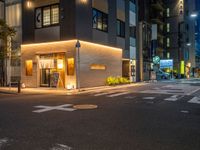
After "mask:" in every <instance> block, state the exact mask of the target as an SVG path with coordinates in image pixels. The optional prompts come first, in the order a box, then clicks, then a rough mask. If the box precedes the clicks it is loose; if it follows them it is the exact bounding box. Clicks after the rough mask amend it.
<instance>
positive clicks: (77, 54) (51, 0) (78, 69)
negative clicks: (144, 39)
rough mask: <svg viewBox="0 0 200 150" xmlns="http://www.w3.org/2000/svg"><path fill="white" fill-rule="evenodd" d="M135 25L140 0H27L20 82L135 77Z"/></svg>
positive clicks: (92, 82)
mask: <svg viewBox="0 0 200 150" xmlns="http://www.w3.org/2000/svg"><path fill="white" fill-rule="evenodd" d="M136 27H137V1H136V0H126V1H124V0H101V1H99V0H67V1H66V0H43V1H41V0H34V1H33V0H23V1H22V30H23V32H22V46H21V69H22V71H21V78H22V82H23V83H25V85H26V86H28V87H39V86H47V87H49V86H54V85H55V83H56V82H59V86H61V87H65V88H66V87H74V88H75V87H79V86H81V87H89V86H97V85H103V84H104V83H105V79H106V77H108V76H112V75H113V76H121V75H123V76H125V77H128V78H130V79H131V80H133V81H136V80H137V76H138V74H137V65H138V59H137V52H136V50H137V44H136V43H137V38H136V35H137V34H136V31H137V29H136ZM58 80H59V81H58ZM52 81H53V83H52Z"/></svg>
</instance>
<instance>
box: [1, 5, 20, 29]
mask: <svg viewBox="0 0 200 150" xmlns="http://www.w3.org/2000/svg"><path fill="white" fill-rule="evenodd" d="M21 7H22V6H21V4H13V5H9V6H6V22H7V24H8V25H9V26H12V27H13V26H21V16H22V14H21V9H22V8H21ZM0 11H1V10H0Z"/></svg>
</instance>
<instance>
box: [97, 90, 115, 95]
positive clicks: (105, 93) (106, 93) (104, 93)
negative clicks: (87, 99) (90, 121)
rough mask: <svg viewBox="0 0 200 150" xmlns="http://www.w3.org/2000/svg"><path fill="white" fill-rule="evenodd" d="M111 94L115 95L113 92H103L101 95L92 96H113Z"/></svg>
mask: <svg viewBox="0 0 200 150" xmlns="http://www.w3.org/2000/svg"><path fill="white" fill-rule="evenodd" d="M113 93H116V91H115V92H103V93H98V94H95V95H94V96H103V95H108V94H113Z"/></svg>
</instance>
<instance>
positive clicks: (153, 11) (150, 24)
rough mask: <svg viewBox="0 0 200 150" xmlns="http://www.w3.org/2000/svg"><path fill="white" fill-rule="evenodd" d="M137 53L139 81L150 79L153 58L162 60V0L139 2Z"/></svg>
mask: <svg viewBox="0 0 200 150" xmlns="http://www.w3.org/2000/svg"><path fill="white" fill-rule="evenodd" d="M138 7H139V15H138V16H139V33H140V34H139V51H140V64H141V65H140V73H141V76H140V78H141V80H149V79H150V78H151V70H152V63H153V57H154V56H158V57H159V58H160V59H163V58H164V44H163V41H164V31H163V29H164V17H163V16H164V11H165V5H164V3H163V2H162V0H140V1H139V2H138Z"/></svg>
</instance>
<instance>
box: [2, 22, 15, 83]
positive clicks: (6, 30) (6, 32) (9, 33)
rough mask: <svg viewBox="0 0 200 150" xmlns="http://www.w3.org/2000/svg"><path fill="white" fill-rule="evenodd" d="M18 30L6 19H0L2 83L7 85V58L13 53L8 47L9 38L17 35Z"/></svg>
mask: <svg viewBox="0 0 200 150" xmlns="http://www.w3.org/2000/svg"><path fill="white" fill-rule="evenodd" d="M15 34H16V31H15V29H14V28H12V27H10V26H9V25H7V24H6V22H5V20H2V19H0V41H1V45H0V46H1V47H0V73H1V74H0V78H1V79H0V83H1V84H2V85H6V82H7V78H6V69H7V59H8V56H9V54H11V51H10V49H8V41H9V38H12V37H13V36H15Z"/></svg>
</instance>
